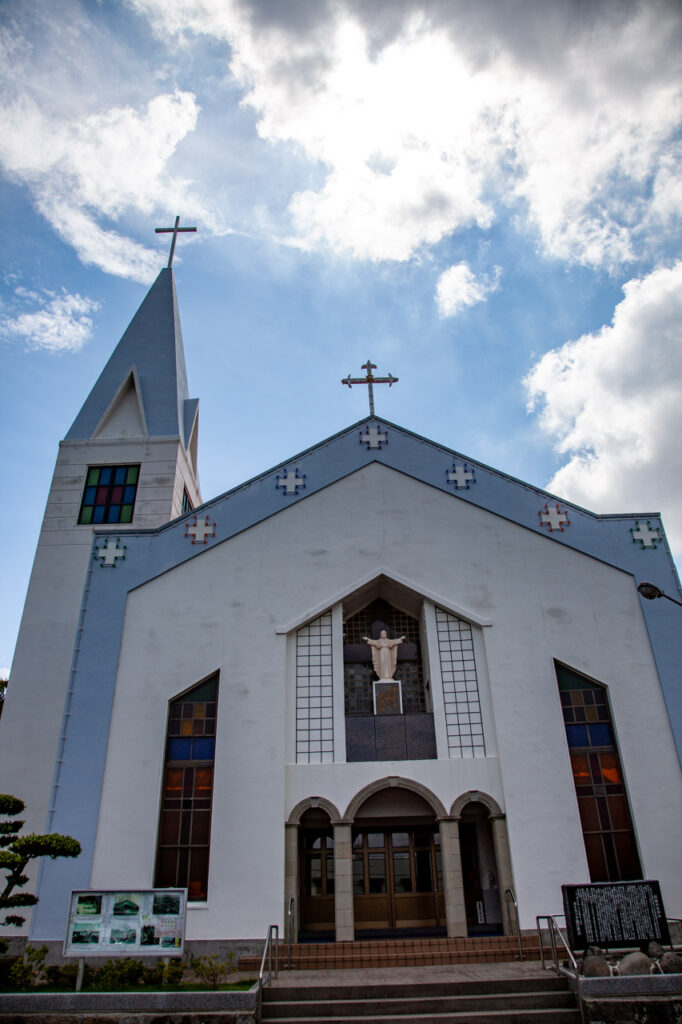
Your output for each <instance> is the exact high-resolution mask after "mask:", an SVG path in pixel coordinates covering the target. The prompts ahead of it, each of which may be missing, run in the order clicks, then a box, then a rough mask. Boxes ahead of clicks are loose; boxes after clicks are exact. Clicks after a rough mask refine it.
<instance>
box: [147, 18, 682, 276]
mask: <svg viewBox="0 0 682 1024" xmlns="http://www.w3.org/2000/svg"><path fill="white" fill-rule="evenodd" d="M131 2H133V3H134V5H135V6H136V8H137V9H138V10H139V11H141V12H144V13H145V14H146V15H147V16H148V17H150V18H151V20H152V22H153V24H154V26H155V28H156V30H157V31H158V32H159V33H160V34H162V35H164V36H165V37H166V38H167V39H168V40H177V39H180V38H181V39H183V40H184V42H185V44H186V45H190V44H191V37H192V34H193V33H196V34H198V33H205V34H207V35H212V36H213V37H215V38H218V39H221V40H224V41H227V42H228V43H229V45H230V47H231V48H232V54H231V68H232V71H233V73H234V75H235V76H236V78H237V80H238V82H239V83H240V85H241V87H242V88H243V89H244V91H245V103H246V104H248V105H250V106H251V107H252V108H253V110H254V111H255V112H256V115H257V117H258V129H259V132H260V134H261V135H262V137H263V138H264V139H267V140H269V141H271V142H273V143H281V142H284V143H290V144H293V145H294V146H296V147H297V148H299V149H300V150H301V151H303V152H304V153H305V154H306V155H307V157H308V158H309V159H310V160H311V161H316V162H317V163H318V165H319V166H320V168H321V179H322V180H321V183H319V184H318V183H317V181H316V182H315V183H314V184H311V185H309V186H308V187H306V188H304V189H302V190H300V191H299V192H298V193H296V194H295V195H294V196H293V198H292V201H291V207H290V209H291V212H292V214H293V216H294V221H295V225H296V229H297V239H296V242H297V244H299V245H302V246H306V247H314V246H320V245H329V246H331V247H332V248H333V249H335V250H337V251H340V252H345V253H349V254H351V255H353V256H354V257H356V258H359V259H370V260H406V259H409V258H411V257H412V256H414V255H415V254H416V253H418V252H419V250H420V249H421V248H422V247H423V246H425V245H432V244H434V243H436V242H438V241H439V240H440V239H441V238H443V237H444V236H446V235H448V234H450V233H452V232H453V231H456V230H458V229H461V228H463V227H468V226H471V225H477V226H478V227H480V228H482V229H485V228H486V227H488V226H489V225H490V224H491V222H492V221H493V219H494V217H495V213H496V210H497V209H499V206H500V204H507V203H518V202H519V201H521V202H522V203H523V204H525V207H526V209H527V211H528V218H529V220H530V222H531V223H532V224H533V225H534V226H535V228H536V229H537V232H538V234H539V237H540V240H541V244H542V245H543V247H544V249H545V250H546V252H548V253H549V254H551V255H553V256H558V257H560V258H562V259H567V260H577V261H579V262H582V263H585V264H591V265H600V266H606V267H608V268H612V267H615V266H617V265H618V264H621V263H624V262H628V261H630V260H632V259H634V258H635V257H636V256H637V255H638V253H639V252H640V251H641V249H642V247H644V248H648V247H652V246H653V247H655V246H656V245H657V244H658V243H659V238H658V235H659V233H660V231H661V230H662V229H664V230H666V231H668V232H669V237H674V230H675V227H674V225H673V224H672V222H671V217H672V214H673V206H674V203H673V202H671V201H670V200H669V199H667V198H666V197H669V196H671V195H672V194H677V193H674V190H675V189H679V185H675V184H673V183H675V182H679V180H680V163H681V159H682V158H681V156H680V148H679V144H678V143H676V142H675V139H676V135H675V132H676V128H677V125H678V123H679V118H680V96H681V90H680V82H679V69H678V64H677V54H678V53H679V46H680V42H681V32H682V15H681V11H680V8H679V6H678V5H677V4H676V3H672V2H670V0H649V2H646V3H644V2H641V3H639V2H636V0H632V2H628V3H626V2H624V3H623V4H622V5H620V7H619V14H618V18H614V9H613V6H612V5H611V4H610V3H605V2H595V3H594V4H591V5H588V6H587V7H584V6H580V7H578V6H577V5H576V6H574V5H571V4H567V5H561V6H560V7H559V6H558V5H551V4H546V3H533V2H528V3H525V4H521V5H519V4H514V5H510V10H509V11H506V10H505V9H503V8H500V5H499V3H497V2H485V0H481V2H479V3H478V4H477V5H476V8H475V9H474V8H472V6H471V5H469V4H463V3H451V4H447V5H444V4H442V3H439V2H437V0H421V2H420V3H417V2H416V0H415V2H414V3H409V2H404V3H400V4H396V3H395V2H393V3H391V2H387V3H381V2H377V3H375V4H365V3H359V2H354V0H339V2H337V3H334V4H324V3H322V2H320V3H319V4H316V5H312V7H311V6H310V5H305V4H304V5H301V4H271V3H261V2H258V0H242V2H241V3H240V2H238V0H231V2H226V0H131ZM678 198H679V197H678ZM677 212H679V203H678V206H677ZM654 220H655V221H656V226H654Z"/></svg>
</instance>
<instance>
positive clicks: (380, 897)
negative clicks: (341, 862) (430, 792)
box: [353, 825, 445, 937]
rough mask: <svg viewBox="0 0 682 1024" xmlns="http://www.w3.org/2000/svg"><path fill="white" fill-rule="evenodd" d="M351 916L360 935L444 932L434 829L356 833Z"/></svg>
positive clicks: (361, 830)
mask: <svg viewBox="0 0 682 1024" xmlns="http://www.w3.org/2000/svg"><path fill="white" fill-rule="evenodd" d="M353 913H354V918H355V932H356V935H358V933H360V935H361V934H362V932H372V931H400V930H403V929H405V930H408V929H409V930H420V929H428V930H431V929H441V928H444V927H445V905H444V898H443V886H442V869H441V854H440V834H439V832H438V827H437V826H436V825H433V826H422V827H417V828H414V827H407V826H404V825H395V826H394V827H386V826H385V825H383V826H381V827H375V828H374V827H364V828H357V829H353ZM360 935H359V936H358V937H360Z"/></svg>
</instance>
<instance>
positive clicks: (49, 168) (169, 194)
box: [0, 91, 198, 283]
mask: <svg viewBox="0 0 682 1024" xmlns="http://www.w3.org/2000/svg"><path fill="white" fill-rule="evenodd" d="M197 116H198V107H197V104H196V102H195V100H194V97H193V96H192V95H190V94H188V93H182V92H177V91H176V92H175V93H173V94H167V95H160V96H156V97H154V98H153V99H152V100H150V101H149V102H148V103H147V104H146V106H145V108H144V109H143V110H141V111H140V110H133V109H131V108H130V107H118V108H112V109H109V110H107V111H105V112H103V113H101V114H94V115H90V116H87V117H83V118H80V119H75V120H59V119H55V118H53V117H50V116H47V115H46V114H44V113H43V111H42V110H41V109H40V107H39V105H38V103H37V102H36V101H35V100H33V99H32V98H31V97H30V96H22V97H19V98H16V99H15V100H13V101H9V102H6V103H5V105H4V106H3V108H2V109H1V110H0V161H2V164H3V165H4V168H5V171H6V173H7V174H8V175H9V176H10V177H12V178H13V179H14V180H16V181H21V182H23V183H24V184H26V185H27V186H28V188H29V190H30V191H31V193H32V195H33V197H34V201H35V203H36V206H37V208H38V209H39V210H40V212H41V213H42V214H43V216H44V217H45V218H46V219H47V220H48V221H49V222H50V224H51V225H52V227H53V228H54V229H55V230H56V231H57V233H58V234H59V235H60V236H61V237H62V238H63V239H64V240H65V241H66V242H68V243H69V244H70V245H72V246H73V247H74V248H75V250H76V252H77V253H78V255H79V257H80V259H81V260H82V261H83V263H85V264H95V265H96V266H99V267H101V268H102V269H103V270H105V271H107V272H108V273H112V274H117V275H119V276H121V277H131V278H133V279H135V280H139V281H142V282H145V283H147V282H149V281H151V280H153V278H154V276H155V274H156V273H157V272H158V268H159V255H158V252H154V251H153V250H151V249H146V248H145V247H144V246H142V245H139V244H138V243H135V242H132V241H131V240H130V239H128V238H125V237H124V236H123V235H121V234H120V233H119V232H117V231H114V230H111V229H105V228H103V227H101V226H100V224H99V223H98V221H99V220H100V219H101V218H108V219H110V220H116V219H117V218H118V217H119V216H120V215H121V214H123V213H124V212H130V211H131V210H133V211H139V212H141V213H144V214H150V213H152V212H153V211H155V210H160V209H169V208H170V209H175V208H177V207H178V206H179V205H180V203H181V201H182V199H185V201H184V203H183V205H184V208H185V209H186V208H187V205H188V204H187V201H186V194H187V192H188V184H187V182H183V181H175V180H173V178H172V177H171V176H170V175H169V173H168V166H167V165H168V161H169V160H170V158H171V156H172V155H173V152H174V150H175V148H176V146H177V145H178V143H179V142H180V141H181V140H182V139H183V138H184V137H185V135H186V134H187V133H188V132H189V131H192V130H193V129H194V127H195V125H196V120H197Z"/></svg>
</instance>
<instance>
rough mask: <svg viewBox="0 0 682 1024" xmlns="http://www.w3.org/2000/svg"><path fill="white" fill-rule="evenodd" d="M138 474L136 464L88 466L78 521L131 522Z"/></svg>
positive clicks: (138, 468)
mask: <svg viewBox="0 0 682 1024" xmlns="http://www.w3.org/2000/svg"><path fill="white" fill-rule="evenodd" d="M139 476H140V467H139V466H90V468H89V469H88V474H87V476H86V478H85V488H84V490H83V500H82V502H81V510H80V514H79V516H78V522H79V524H80V525H82V526H90V525H94V526H96V525H99V524H100V523H103V524H106V523H131V522H132V521H133V509H134V508H135V497H136V495H137V482H138V479H139Z"/></svg>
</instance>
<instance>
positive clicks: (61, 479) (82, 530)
mask: <svg viewBox="0 0 682 1024" xmlns="http://www.w3.org/2000/svg"><path fill="white" fill-rule="evenodd" d="M136 463H139V464H140V479H139V483H138V489H137V496H136V501H135V511H134V517H133V522H132V523H131V524H117V525H115V526H111V527H106V526H100V527H97V529H99V530H102V529H104V530H106V529H109V530H110V531H112V532H115V533H117V534H120V533H123V532H125V531H126V530H129V529H136V528H140V527H142V528H144V527H155V526H159V525H161V524H162V523H165V522H167V521H168V520H169V519H170V518H171V517H172V515H179V514H180V502H181V500H182V484H183V483H186V484H187V488H188V490H189V491H190V494H191V495H192V497H194V498H195V500H196V497H197V489H196V485H195V484H194V483H193V482H192V480H193V478H192V471H191V468H190V467H189V464H188V461H187V456H186V454H185V452H184V449H183V447H182V445H181V443H180V442H179V440H178V439H177V438H168V439H150V438H146V439H128V440H121V439H119V440H112V439H105V440H101V441H88V442H76V441H63V442H62V443H61V445H60V448H59V455H58V458H57V463H56V466H55V471H54V476H53V479H52V483H51V486H50V491H49V495H48V499H47V504H46V508H45V515H44V518H43V524H42V528H41V533H40V538H39V541H38V547H37V551H36V556H35V560H34V563H33V569H32V573H31V578H30V582H29V587H28V593H27V597H26V604H25V607H24V612H23V616H22V620H21V626H20V630H19V636H18V640H17V647H16V651H15V655H14V660H13V664H12V671H11V674H10V686H9V688H8V692H7V700H6V704H5V708H4V712H3V716H2V719H1V720H0V780H2V781H1V786H2V791H3V792H6V793H13V794H15V795H16V796H18V797H20V798H21V799H22V800H24V802H25V804H26V811H25V812H24V814H23V815H22V817H23V818H24V819H25V821H26V825H25V828H24V831H25V832H26V833H28V832H43V831H44V830H45V828H46V823H47V820H48V809H49V803H50V795H51V790H52V779H53V774H54V770H55V761H56V758H57V751H58V744H59V738H60V733H61V726H62V717H63V713H64V702H65V697H66V692H67V686H68V682H69V677H70V672H71V664H72V659H73V652H74V642H75V640H76V635H77V627H78V622H79V616H80V609H81V601H82V597H83V588H84V586H85V583H86V579H87V573H88V567H89V563H90V552H91V547H92V535H93V528H92V527H90V526H79V525H78V514H79V511H80V505H81V500H82V497H83V489H84V486H85V479H86V474H87V470H88V467H89V466H97V465H107V464H108V465H128V464H136ZM176 481H180V483H179V484H178V483H177V482H176ZM178 490H179V498H177V494H176V493H175V492H177V491H178ZM174 495H175V499H176V506H177V507H175V506H174V505H173V502H174ZM27 752H29V753H28V754H27ZM36 870H37V869H36V868H35V867H34V868H33V873H32V875H31V883H32V884H33V878H34V876H35V874H36ZM24 916H25V917H26V922H27V923H26V926H25V927H28V924H29V921H30V911H28V912H26V913H25V914H24ZM15 932H16V929H14V930H13V933H15Z"/></svg>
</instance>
